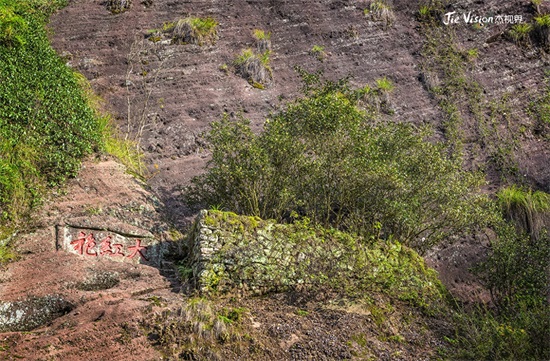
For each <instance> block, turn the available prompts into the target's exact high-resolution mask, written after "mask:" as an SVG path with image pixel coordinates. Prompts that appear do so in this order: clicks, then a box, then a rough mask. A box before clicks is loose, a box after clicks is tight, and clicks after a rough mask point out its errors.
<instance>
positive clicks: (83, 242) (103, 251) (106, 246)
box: [71, 231, 148, 261]
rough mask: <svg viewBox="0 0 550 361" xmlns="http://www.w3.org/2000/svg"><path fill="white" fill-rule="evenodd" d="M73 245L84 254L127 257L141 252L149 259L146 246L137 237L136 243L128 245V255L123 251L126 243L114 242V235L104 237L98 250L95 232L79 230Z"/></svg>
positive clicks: (72, 242) (141, 254) (140, 254)
mask: <svg viewBox="0 0 550 361" xmlns="http://www.w3.org/2000/svg"><path fill="white" fill-rule="evenodd" d="M71 245H72V246H73V249H74V250H75V251H76V252H78V254H80V255H84V256H93V257H97V256H110V257H126V258H134V257H135V256H137V255H138V254H139V256H140V257H141V258H143V259H144V260H145V261H148V259H147V258H146V257H145V252H146V251H147V247H146V246H142V245H141V240H140V239H136V243H135V245H133V246H129V247H128V251H129V254H128V255H126V254H125V253H124V252H123V248H124V245H123V244H120V243H113V236H111V235H108V236H107V237H105V238H103V240H102V241H101V242H100V243H99V247H98V250H95V248H96V245H97V243H96V240H95V238H94V234H93V233H90V234H86V233H84V232H82V231H81V232H79V233H78V236H77V238H76V239H75V240H73V241H71Z"/></svg>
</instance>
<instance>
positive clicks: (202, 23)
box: [163, 17, 218, 46]
mask: <svg viewBox="0 0 550 361" xmlns="http://www.w3.org/2000/svg"><path fill="white" fill-rule="evenodd" d="M163 30H164V31H165V32H170V33H171V34H172V43H173V44H196V45H200V46H202V45H205V44H211V45H212V44H215V43H216V41H217V40H218V22H217V21H216V20H215V19H214V18H211V17H207V18H199V17H188V18H185V19H180V20H178V21H177V22H176V23H175V24H174V26H173V27H171V26H168V27H166V29H163Z"/></svg>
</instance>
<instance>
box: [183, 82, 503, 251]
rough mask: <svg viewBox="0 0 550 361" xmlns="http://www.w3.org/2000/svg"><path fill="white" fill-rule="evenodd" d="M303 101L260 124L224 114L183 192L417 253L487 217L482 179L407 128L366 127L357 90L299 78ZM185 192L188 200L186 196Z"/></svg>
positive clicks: (366, 117) (342, 84)
mask: <svg viewBox="0 0 550 361" xmlns="http://www.w3.org/2000/svg"><path fill="white" fill-rule="evenodd" d="M303 77H304V81H305V86H304V92H305V94H304V97H302V98H300V99H298V100H296V101H295V102H293V103H291V104H289V105H288V106H287V108H286V110H284V111H282V112H279V113H278V114H275V115H274V116H273V117H272V118H271V119H268V120H267V121H266V125H265V130H264V132H263V133H262V134H261V135H259V136H256V135H254V133H253V132H252V131H251V129H250V127H249V122H248V121H247V120H245V119H242V118H239V119H237V120H230V119H228V118H227V117H226V118H224V119H222V120H221V121H219V122H215V123H213V124H212V130H211V131H210V133H209V134H208V136H207V138H208V140H209V142H210V144H211V147H212V160H211V161H210V163H209V167H208V170H207V173H206V174H204V175H202V176H200V177H198V178H195V179H194V181H193V184H194V186H193V187H192V188H191V189H190V196H191V197H192V199H194V200H195V202H198V203H199V204H200V203H202V204H203V206H204V205H206V206H207V205H212V204H216V205H221V207H223V208H224V209H228V210H233V211H235V212H237V213H241V214H249V215H257V216H260V217H262V218H274V219H277V220H279V221H284V220H289V218H288V217H289V215H290V214H291V213H292V212H294V211H296V212H298V213H299V214H301V215H304V216H307V217H310V218H311V219H312V220H313V221H314V222H316V223H319V224H322V225H324V226H332V227H336V228H339V229H344V230H349V231H352V232H356V233H363V234H372V233H373V232H374V229H373V227H375V225H377V224H381V231H380V232H381V234H382V235H384V236H385V237H388V236H389V235H390V234H393V235H395V236H396V237H397V238H398V239H399V240H401V241H403V242H406V243H408V244H410V245H413V246H416V247H417V248H418V249H420V250H425V249H427V248H429V247H430V246H431V245H433V244H434V243H437V242H438V241H439V240H440V239H442V238H443V237H445V236H446V235H448V234H451V233H453V234H457V233H460V232H464V231H466V230H467V229H471V228H472V227H474V226H476V224H484V223H485V222H486V221H487V220H489V219H490V218H491V217H492V211H491V210H490V209H489V207H488V200H487V198H486V197H485V196H482V195H480V194H479V193H478V192H477V188H478V186H479V185H481V184H482V183H483V178H482V176H481V175H479V174H474V173H469V172H465V171H463V170H462V169H461V164H460V162H458V161H453V160H449V159H448V158H446V156H445V151H444V146H443V145H441V144H433V143H430V142H427V141H425V140H424V139H425V138H426V137H428V136H429V134H430V133H429V132H428V131H427V130H424V131H422V132H420V133H418V132H417V131H415V130H414V129H413V128H412V126H410V125H406V124H394V123H389V124H374V123H373V119H372V118H371V117H370V116H369V114H368V113H366V112H364V111H362V110H359V109H358V107H357V103H358V100H359V98H360V97H361V96H362V94H363V93H362V89H361V90H359V91H355V90H351V89H350V88H349V86H348V84H347V82H346V81H345V80H344V81H340V82H337V83H332V82H326V83H322V82H321V81H320V80H319V78H318V76H316V75H313V74H303ZM193 195H194V197H193Z"/></svg>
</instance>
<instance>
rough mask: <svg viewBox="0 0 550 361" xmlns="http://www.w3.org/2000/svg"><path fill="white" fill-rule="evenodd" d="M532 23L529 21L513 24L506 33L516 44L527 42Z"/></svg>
mask: <svg viewBox="0 0 550 361" xmlns="http://www.w3.org/2000/svg"><path fill="white" fill-rule="evenodd" d="M532 30H533V25H531V24H529V23H523V24H515V25H514V26H512V28H511V29H510V30H509V31H508V35H509V36H510V38H511V39H512V40H513V41H514V42H515V43H516V44H528V43H529V40H530V35H531V31H532Z"/></svg>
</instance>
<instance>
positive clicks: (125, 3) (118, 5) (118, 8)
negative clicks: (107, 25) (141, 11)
mask: <svg viewBox="0 0 550 361" xmlns="http://www.w3.org/2000/svg"><path fill="white" fill-rule="evenodd" d="M130 5H132V0H108V1H107V10H109V11H110V12H112V13H113V14H120V13H123V12H125V11H126V10H128V9H130Z"/></svg>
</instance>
